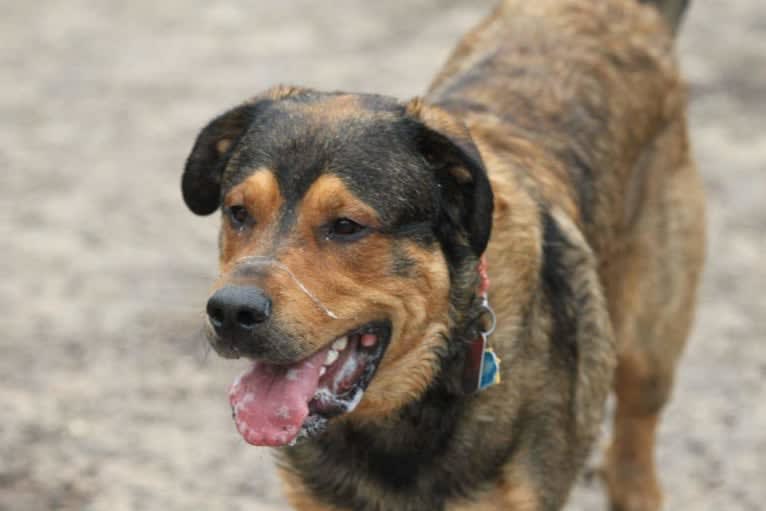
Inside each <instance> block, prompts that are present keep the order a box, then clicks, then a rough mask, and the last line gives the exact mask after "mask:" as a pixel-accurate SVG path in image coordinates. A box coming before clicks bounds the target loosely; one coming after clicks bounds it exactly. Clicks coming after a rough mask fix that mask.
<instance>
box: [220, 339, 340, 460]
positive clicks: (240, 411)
mask: <svg viewBox="0 0 766 511" xmlns="http://www.w3.org/2000/svg"><path fill="white" fill-rule="evenodd" d="M326 351H327V350H321V351H319V352H317V353H315V354H314V355H312V356H310V357H309V358H307V359H305V360H302V361H300V362H297V363H295V364H293V365H290V366H275V365H270V364H265V363H261V362H256V363H255V365H254V366H253V368H252V369H250V370H249V371H245V372H244V373H242V375H240V377H239V378H237V380H236V381H235V382H234V383H233V384H232V386H231V388H230V389H229V402H230V403H231V406H232V409H233V411H234V422H235V423H236V424H237V430H239V433H240V434H241V435H242V437H243V438H244V439H245V440H246V441H247V442H248V443H250V444H253V445H271V446H277V445H285V444H288V443H289V442H290V441H291V440H293V439H294V438H295V437H296V436H297V435H298V433H299V432H300V429H301V426H302V425H303V421H304V420H305V419H306V417H307V416H308V414H309V407H308V403H309V401H310V400H311V398H312V397H313V396H314V393H316V390H317V387H318V385H319V370H320V369H321V368H322V363H323V362H324V360H325V358H326V357H327V353H326Z"/></svg>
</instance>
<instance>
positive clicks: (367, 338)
mask: <svg viewBox="0 0 766 511" xmlns="http://www.w3.org/2000/svg"><path fill="white" fill-rule="evenodd" d="M376 342H378V336H376V335H375V334H364V335H362V346H364V347H366V348H370V347H372V346H375V343H376Z"/></svg>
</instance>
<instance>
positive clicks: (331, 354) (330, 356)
mask: <svg viewBox="0 0 766 511" xmlns="http://www.w3.org/2000/svg"><path fill="white" fill-rule="evenodd" d="M336 360H338V352H337V351H335V350H332V349H331V350H330V351H328V352H327V359H326V360H325V361H324V365H326V366H329V365H330V364H332V363H333V362H335V361H336Z"/></svg>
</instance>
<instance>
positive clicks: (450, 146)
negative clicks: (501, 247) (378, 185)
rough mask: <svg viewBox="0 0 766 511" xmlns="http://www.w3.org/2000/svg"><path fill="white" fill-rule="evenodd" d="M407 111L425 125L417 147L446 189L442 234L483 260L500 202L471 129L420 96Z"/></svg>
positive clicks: (421, 124) (443, 198)
mask: <svg viewBox="0 0 766 511" xmlns="http://www.w3.org/2000/svg"><path fill="white" fill-rule="evenodd" d="M405 109H406V113H407V114H408V115H409V116H410V117H411V118H413V119H415V120H416V121H418V123H419V124H420V126H421V129H420V133H419V135H418V140H417V143H418V146H419V149H420V151H421V152H422V154H423V156H425V158H426V160H428V162H429V163H430V164H431V165H432V166H433V168H434V171H435V172H436V178H437V181H438V183H439V186H440V188H441V209H442V218H441V220H440V222H439V223H438V224H439V228H440V229H442V231H441V232H440V233H439V235H440V236H441V237H442V239H443V240H444V241H447V242H450V243H452V244H453V246H459V245H465V244H466V242H467V244H468V246H469V247H470V249H471V251H472V252H473V254H474V255H476V256H480V255H481V254H482V253H483V252H484V250H485V249H486V248H487V243H488V242H489V236H490V233H491V231H492V210H493V207H494V199H493V195H492V187H491V186H490V183H489V178H488V177H487V171H486V169H485V168H484V163H483V162H482V160H481V155H480V154H479V150H478V149H477V148H476V145H475V144H474V143H473V140H472V138H471V135H470V133H469V132H468V129H467V128H466V127H465V125H464V124H463V123H462V122H461V121H460V120H459V119H457V118H456V117H454V116H453V115H451V114H450V113H448V112H447V111H445V110H443V109H441V108H439V107H437V106H433V105H427V104H425V103H424V102H423V101H422V100H421V99H419V98H415V99H413V100H412V101H410V102H409V103H408V104H407V105H406V107H405Z"/></svg>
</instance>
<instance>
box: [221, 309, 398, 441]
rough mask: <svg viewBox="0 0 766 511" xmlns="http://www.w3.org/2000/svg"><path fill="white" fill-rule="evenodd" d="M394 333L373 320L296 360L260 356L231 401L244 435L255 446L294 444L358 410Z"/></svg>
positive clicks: (233, 388) (233, 389)
mask: <svg viewBox="0 0 766 511" xmlns="http://www.w3.org/2000/svg"><path fill="white" fill-rule="evenodd" d="M390 336H391V328H390V325H389V324H388V323H370V324H367V325H365V326H363V327H361V328H357V329H354V330H352V331H351V332H348V333H347V334H345V335H343V336H341V337H338V338H337V339H335V340H334V341H333V342H332V343H330V344H329V345H328V346H326V347H325V348H322V349H320V350H319V351H317V352H316V353H314V354H313V355H311V356H309V357H307V358H305V359H303V360H300V361H298V362H296V363H294V364H288V365H276V364H267V363H265V362H260V361H256V362H254V364H253V367H252V368H251V369H249V370H248V371H245V372H244V373H243V374H242V375H240V376H239V378H237V380H236V381H235V382H234V383H233V384H232V386H231V388H230V390H229V402H230V403H231V406H232V412H233V415H234V422H235V423H236V425H237V429H238V430H239V432H240V434H241V435H242V437H243V438H244V439H245V440H246V441H247V442H248V443H250V444H253V445H269V446H281V445H292V444H293V443H294V442H296V441H297V440H298V439H300V438H304V437H305V438H308V437H311V436H314V435H316V434H318V433H320V432H321V431H323V430H324V428H325V425H326V423H327V420H328V419H330V418H331V417H335V416H337V415H341V414H343V413H348V412H351V411H352V410H354V408H356V406H357V405H358V404H359V402H360V401H361V400H362V395H363V394H364V391H365V389H366V388H367V385H368V384H369V383H370V380H372V377H373V376H374V375H375V371H376V370H377V368H378V365H379V364H380V361H381V359H382V358H383V354H384V353H385V351H386V347H387V346H388V342H389V340H390Z"/></svg>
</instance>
